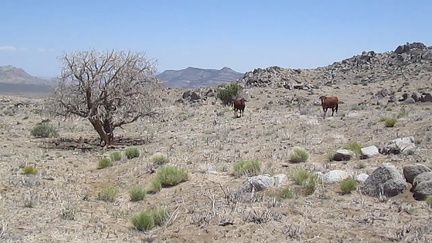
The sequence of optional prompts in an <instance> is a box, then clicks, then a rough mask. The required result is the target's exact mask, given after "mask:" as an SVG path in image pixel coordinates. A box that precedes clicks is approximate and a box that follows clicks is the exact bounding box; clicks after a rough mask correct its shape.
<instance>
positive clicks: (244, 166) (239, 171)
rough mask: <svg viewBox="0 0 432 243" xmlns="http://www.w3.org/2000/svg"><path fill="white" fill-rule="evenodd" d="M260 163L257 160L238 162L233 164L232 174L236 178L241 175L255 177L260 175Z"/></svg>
mask: <svg viewBox="0 0 432 243" xmlns="http://www.w3.org/2000/svg"><path fill="white" fill-rule="evenodd" d="M261 166H262V164H261V162H260V161H259V160H257V159H254V160H240V161H237V162H235V163H234V164H233V171H234V172H233V174H234V176H235V177H236V178H239V177H241V176H243V175H245V176H256V175H259V174H260V173H261Z"/></svg>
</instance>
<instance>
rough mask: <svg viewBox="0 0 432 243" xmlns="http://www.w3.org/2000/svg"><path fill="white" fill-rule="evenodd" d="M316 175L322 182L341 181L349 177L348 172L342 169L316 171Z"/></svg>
mask: <svg viewBox="0 0 432 243" xmlns="http://www.w3.org/2000/svg"><path fill="white" fill-rule="evenodd" d="M317 175H318V177H319V178H320V179H321V180H322V182H324V183H328V184H330V183H337V182H341V181H343V180H345V179H347V178H348V177H350V174H349V173H348V172H346V171H343V170H331V171H329V172H327V173H325V174H322V173H317Z"/></svg>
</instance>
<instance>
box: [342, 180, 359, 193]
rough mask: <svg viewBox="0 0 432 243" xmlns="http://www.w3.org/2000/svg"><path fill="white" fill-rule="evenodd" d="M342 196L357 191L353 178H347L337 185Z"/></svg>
mask: <svg viewBox="0 0 432 243" xmlns="http://www.w3.org/2000/svg"><path fill="white" fill-rule="evenodd" d="M339 186H340V189H341V191H342V193H343V194H350V193H351V192H352V191H354V190H356V189H357V181H356V180H355V179H354V178H347V179H345V180H343V181H341V182H340V183H339Z"/></svg>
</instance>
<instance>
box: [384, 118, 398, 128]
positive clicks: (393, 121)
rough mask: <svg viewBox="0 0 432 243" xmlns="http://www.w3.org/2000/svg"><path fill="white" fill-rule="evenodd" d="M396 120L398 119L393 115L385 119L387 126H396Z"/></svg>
mask: <svg viewBox="0 0 432 243" xmlns="http://www.w3.org/2000/svg"><path fill="white" fill-rule="evenodd" d="M396 122H397V119H396V118H393V117H388V118H386V119H385V120H384V124H385V126H386V127H394V125H395V124H396Z"/></svg>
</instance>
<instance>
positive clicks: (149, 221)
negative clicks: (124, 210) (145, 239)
mask: <svg viewBox="0 0 432 243" xmlns="http://www.w3.org/2000/svg"><path fill="white" fill-rule="evenodd" d="M170 217H171V212H170V210H168V209H166V208H156V209H152V210H145V211H142V212H140V213H138V214H136V215H134V216H133V217H132V218H131V222H132V224H133V226H134V227H135V229H137V230H140V231H146V230H150V229H152V228H154V227H156V226H162V225H163V224H164V223H165V222H166V221H167V220H168V219H169V218H170Z"/></svg>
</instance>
